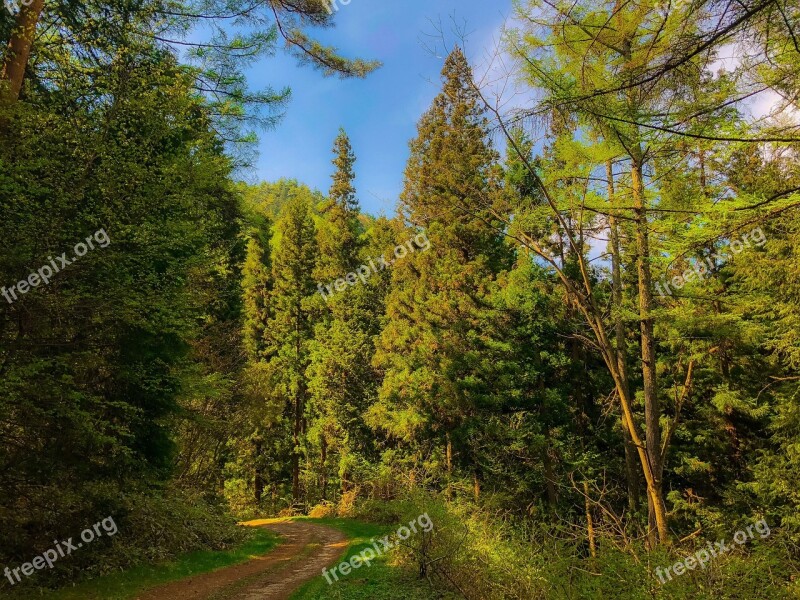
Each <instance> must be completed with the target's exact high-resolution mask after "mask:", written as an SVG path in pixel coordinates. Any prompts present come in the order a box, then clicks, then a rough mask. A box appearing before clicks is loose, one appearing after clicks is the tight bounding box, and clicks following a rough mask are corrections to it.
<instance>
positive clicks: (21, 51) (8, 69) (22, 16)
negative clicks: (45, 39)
mask: <svg viewBox="0 0 800 600" xmlns="http://www.w3.org/2000/svg"><path fill="white" fill-rule="evenodd" d="M42 10H44V0H32V2H31V3H30V4H29V5H28V6H25V5H22V7H21V8H20V11H19V14H18V15H17V22H16V25H15V26H14V29H13V30H12V32H11V39H10V40H9V41H8V46H7V47H6V54H5V57H4V60H3V70H2V72H0V80H2V81H3V82H5V83H6V85H5V86H3V87H4V88H5V89H4V90H2V92H0V93H2V96H3V100H4V101H5V102H4V103H6V104H13V103H14V102H16V101H17V100H18V99H19V94H20V92H21V91H22V82H23V81H24V79H25V69H26V67H27V66H28V60H29V59H30V55H31V47H32V46H33V40H34V38H35V37H36V26H37V25H38V24H39V19H40V17H41V16H42Z"/></svg>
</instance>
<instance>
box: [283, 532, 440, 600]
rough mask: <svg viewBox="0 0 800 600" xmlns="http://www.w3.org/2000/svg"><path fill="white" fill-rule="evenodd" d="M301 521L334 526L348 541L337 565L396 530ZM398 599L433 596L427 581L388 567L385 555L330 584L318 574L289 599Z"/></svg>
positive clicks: (399, 569) (423, 599) (423, 598)
mask: <svg viewBox="0 0 800 600" xmlns="http://www.w3.org/2000/svg"><path fill="white" fill-rule="evenodd" d="M300 519H302V520H305V521H309V522H312V523H319V524H321V525H329V526H331V527H335V528H336V529H339V530H340V531H342V532H343V533H344V534H345V535H346V536H347V537H348V538H350V544H349V546H348V548H347V554H345V556H344V558H342V559H341V560H340V561H339V563H341V562H342V561H344V560H350V557H352V556H354V555H356V554H358V553H359V552H361V551H362V550H364V549H366V548H368V547H370V546H372V539H373V538H377V537H383V536H384V535H386V534H387V533H391V532H393V531H394V530H395V529H396V527H387V526H385V525H373V524H371V523H362V522H359V521H352V520H350V519H332V518H327V519H309V518H305V517H301V518H300ZM300 519H298V520H300ZM339 563H337V564H339ZM400 597H402V598H403V599H404V600H430V599H431V598H435V597H436V596H435V595H434V594H433V592H432V591H431V589H430V586H429V585H428V583H427V582H426V581H420V580H419V579H417V578H416V577H414V576H413V574H412V573H409V572H408V571H406V570H404V569H401V568H398V567H393V566H391V565H390V564H389V562H388V558H387V555H382V556H381V557H379V558H376V559H375V560H374V561H372V562H371V565H370V566H366V565H363V566H362V567H360V568H359V569H357V570H353V571H351V572H350V573H349V574H348V575H341V574H339V581H333V584H331V585H328V582H327V581H325V578H324V577H323V576H322V574H321V573H320V575H319V577H316V578H314V579H312V580H311V581H309V582H308V583H307V584H305V585H304V586H303V587H302V588H300V589H299V590H297V592H295V593H294V594H293V595H292V597H291V600H362V599H363V600H395V599H396V598H400Z"/></svg>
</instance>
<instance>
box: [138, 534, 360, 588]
mask: <svg viewBox="0 0 800 600" xmlns="http://www.w3.org/2000/svg"><path fill="white" fill-rule="evenodd" d="M243 525H248V526H250V527H265V528H267V529H269V530H270V531H274V532H275V533H277V534H279V535H280V536H281V537H282V538H284V540H283V543H281V545H280V546H278V547H277V548H276V549H275V550H273V551H271V552H270V553H269V554H266V555H264V556H259V557H258V558H254V559H252V560H250V561H248V562H246V563H242V564H240V565H235V566H233V567H226V568H224V569H219V570H218V571H213V572H211V573H205V574H203V575H196V576H194V577H190V578H188V579H183V580H181V581H175V582H173V583H169V584H166V585H163V586H159V587H157V588H153V589H150V590H148V591H147V592H144V593H143V594H140V595H138V596H137V597H136V598H137V600H286V599H288V598H289V596H291V595H292V593H293V592H295V591H296V590H297V589H299V588H300V587H301V586H302V585H303V584H304V583H306V582H307V581H310V580H311V579H313V578H315V577H321V576H322V569H324V568H328V567H331V566H332V565H334V564H335V563H336V562H338V560H339V558H340V557H341V556H342V555H343V554H344V552H345V550H346V549H347V537H346V536H345V535H344V534H343V533H342V532H341V531H338V530H336V529H333V528H331V527H325V526H323V525H316V524H313V523H303V522H293V521H289V520H286V519H262V520H258V521H249V522H247V523H243Z"/></svg>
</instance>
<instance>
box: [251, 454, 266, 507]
mask: <svg viewBox="0 0 800 600" xmlns="http://www.w3.org/2000/svg"><path fill="white" fill-rule="evenodd" d="M253 445H254V448H253V452H254V454H255V464H256V467H255V478H254V479H255V481H254V482H253V488H254V489H253V495H254V496H255V499H256V502H261V497H262V496H263V495H264V473H263V469H262V468H261V440H256V441H255V442H253Z"/></svg>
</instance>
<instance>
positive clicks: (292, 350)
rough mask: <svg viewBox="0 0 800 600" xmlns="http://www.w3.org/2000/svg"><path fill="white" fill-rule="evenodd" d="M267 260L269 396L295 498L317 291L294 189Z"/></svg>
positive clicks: (303, 200) (306, 209)
mask: <svg viewBox="0 0 800 600" xmlns="http://www.w3.org/2000/svg"><path fill="white" fill-rule="evenodd" d="M275 244H276V245H275V251H274V256H273V263H272V278H273V282H274V283H273V285H274V288H273V292H272V294H271V296H270V313H271V315H272V318H271V319H270V321H269V324H268V326H267V328H266V331H265V336H266V338H267V344H266V349H265V355H266V356H267V368H268V372H269V379H270V381H272V386H271V388H270V395H271V398H270V400H271V401H272V402H276V403H277V404H278V405H279V406H281V407H283V410H284V414H285V415H286V417H287V418H288V420H289V424H290V427H291V432H292V448H291V471H292V499H293V500H294V502H299V501H300V500H301V489H300V460H301V454H302V447H303V445H304V435H305V432H306V425H307V422H306V418H305V410H306V402H307V398H308V381H307V379H306V369H307V368H308V364H309V350H310V348H309V346H310V342H311V340H312V339H313V330H314V328H313V320H312V312H311V306H310V303H311V301H312V298H313V296H315V295H316V294H317V289H316V284H315V282H314V279H313V277H312V274H313V273H314V268H315V266H316V259H317V240H316V227H315V226H314V220H313V218H312V216H311V207H310V205H309V201H308V198H307V197H305V196H304V195H300V194H298V195H297V196H295V197H294V198H292V199H291V200H290V201H289V203H288V204H287V205H286V206H285V208H284V211H283V213H282V214H281V216H280V217H279V219H278V223H277V225H276V234H275Z"/></svg>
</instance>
